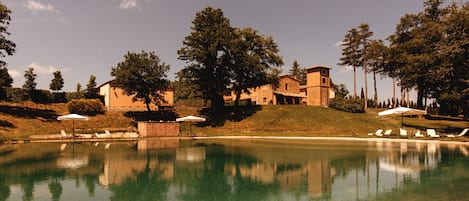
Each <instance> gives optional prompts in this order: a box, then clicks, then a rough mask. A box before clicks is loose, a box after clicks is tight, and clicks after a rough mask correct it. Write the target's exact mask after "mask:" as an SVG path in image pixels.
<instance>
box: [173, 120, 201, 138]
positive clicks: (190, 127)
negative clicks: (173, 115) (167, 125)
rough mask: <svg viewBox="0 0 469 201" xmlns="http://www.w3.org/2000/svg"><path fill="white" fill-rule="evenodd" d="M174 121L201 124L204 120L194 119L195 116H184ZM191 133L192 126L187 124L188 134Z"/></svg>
mask: <svg viewBox="0 0 469 201" xmlns="http://www.w3.org/2000/svg"><path fill="white" fill-rule="evenodd" d="M176 121H189V122H203V121H205V118H202V117H196V116H185V117H181V118H177V119H176ZM191 133H192V124H189V134H191Z"/></svg>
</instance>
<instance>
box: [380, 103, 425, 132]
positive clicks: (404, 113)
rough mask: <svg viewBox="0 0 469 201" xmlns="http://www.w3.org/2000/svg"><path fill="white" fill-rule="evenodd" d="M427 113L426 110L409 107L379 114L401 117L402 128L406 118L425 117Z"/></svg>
mask: <svg viewBox="0 0 469 201" xmlns="http://www.w3.org/2000/svg"><path fill="white" fill-rule="evenodd" d="M425 114H427V111H425V110H418V109H413V108H408V107H396V108H393V109H389V110H385V111H382V112H379V113H378V116H386V115H394V116H401V127H402V126H403V125H404V116H410V115H425Z"/></svg>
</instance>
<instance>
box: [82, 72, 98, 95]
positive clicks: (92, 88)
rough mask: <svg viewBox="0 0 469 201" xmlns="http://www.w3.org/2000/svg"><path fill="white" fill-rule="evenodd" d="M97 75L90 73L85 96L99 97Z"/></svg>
mask: <svg viewBox="0 0 469 201" xmlns="http://www.w3.org/2000/svg"><path fill="white" fill-rule="evenodd" d="M96 86H97V83H96V76H94V75H90V79H89V80H88V84H86V89H85V94H84V95H85V98H86V99H93V98H98V97H99V96H98V89H97V88H96Z"/></svg>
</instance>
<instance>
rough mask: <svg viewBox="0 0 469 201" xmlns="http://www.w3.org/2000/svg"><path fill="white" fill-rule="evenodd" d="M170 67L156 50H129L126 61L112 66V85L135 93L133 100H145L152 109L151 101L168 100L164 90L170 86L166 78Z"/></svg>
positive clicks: (128, 92)
mask: <svg viewBox="0 0 469 201" xmlns="http://www.w3.org/2000/svg"><path fill="white" fill-rule="evenodd" d="M169 67H170V66H169V65H167V64H165V63H164V62H162V61H161V60H160V58H159V57H158V56H157V55H156V53H155V52H149V53H148V52H145V51H141V52H140V53H132V52H128V53H127V54H126V55H124V61H122V62H120V63H118V64H117V66H116V67H113V68H112V72H111V75H112V76H114V81H113V82H112V83H111V85H112V86H115V87H119V88H122V89H123V90H124V92H125V93H126V94H127V95H135V96H134V98H133V101H143V102H144V103H145V104H146V106H147V110H148V111H151V108H150V104H151V103H154V104H156V105H160V104H161V103H164V102H166V100H165V99H164V92H165V91H166V90H167V88H168V87H169V80H168V79H167V78H166V77H167V75H166V73H167V72H168V71H169Z"/></svg>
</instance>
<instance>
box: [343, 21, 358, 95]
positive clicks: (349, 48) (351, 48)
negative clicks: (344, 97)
mask: <svg viewBox="0 0 469 201" xmlns="http://www.w3.org/2000/svg"><path fill="white" fill-rule="evenodd" d="M341 46H343V49H342V56H343V57H341V58H340V62H339V63H338V64H339V65H342V66H346V67H347V66H352V68H353V97H354V98H356V97H357V73H356V68H357V67H358V66H359V65H360V50H359V46H360V37H359V32H358V30H357V29H356V28H352V29H350V30H349V31H348V32H347V34H345V38H344V40H342V44H341Z"/></svg>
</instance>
